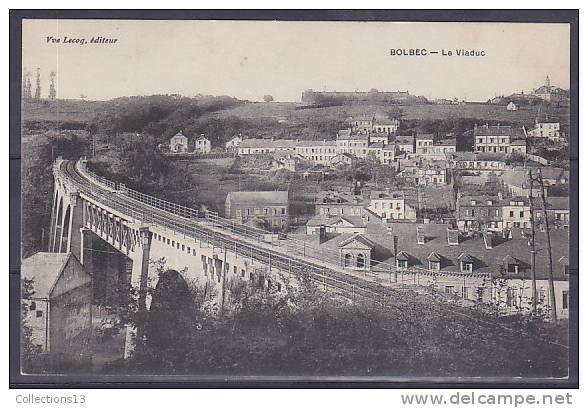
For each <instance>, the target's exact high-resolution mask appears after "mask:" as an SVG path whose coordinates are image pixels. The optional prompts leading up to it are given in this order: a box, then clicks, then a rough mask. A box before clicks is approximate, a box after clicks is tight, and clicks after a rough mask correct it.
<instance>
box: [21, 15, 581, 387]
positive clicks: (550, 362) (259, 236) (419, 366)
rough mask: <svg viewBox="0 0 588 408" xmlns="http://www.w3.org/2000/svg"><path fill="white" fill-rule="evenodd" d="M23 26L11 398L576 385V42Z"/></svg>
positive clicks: (308, 29) (211, 25)
mask: <svg viewBox="0 0 588 408" xmlns="http://www.w3.org/2000/svg"><path fill="white" fill-rule="evenodd" d="M513 13H514V12H513ZM21 23H22V38H21V41H22V46H21V50H22V54H21V57H22V58H21V61H20V62H21V74H22V75H21V78H20V79H21V83H22V85H21V94H20V99H21V100H20V107H21V118H20V123H21V135H20V137H21V178H22V184H21V207H22V224H21V254H20V256H21V262H20V265H21V266H20V268H21V271H20V273H21V275H20V281H21V293H20V308H21V310H20V323H19V325H20V356H19V358H17V360H20V364H21V365H20V372H21V373H22V375H23V376H24V377H26V376H46V377H47V378H49V380H48V381H51V380H50V378H54V377H55V374H59V375H60V376H73V377H75V378H76V379H77V381H82V382H84V381H85V379H89V378H93V379H94V381H100V379H101V378H110V377H109V376H112V375H115V376H119V378H120V377H124V376H128V378H135V376H143V378H147V377H145V376H149V378H150V379H149V381H151V382H153V381H158V379H168V380H169V378H170V376H171V377H172V378H173V376H182V378H194V379H195V381H198V380H199V379H200V380H201V379H212V380H214V379H217V380H218V379H228V380H233V381H247V380H248V379H265V380H269V381H271V380H284V379H307V380H309V381H327V380H328V381H335V380H336V379H341V380H345V379H355V380H358V379H359V380H361V381H363V380H366V381H368V380H374V381H375V380H377V381H389V382H394V381H400V380H402V381H405V382H406V381H409V382H410V381H420V382H425V383H427V382H428V381H433V380H435V381H453V382H455V381H465V382H469V381H473V382H476V381H478V382H487V381H497V380H501V381H502V382H507V383H508V382H511V381H512V382H513V383H520V382H525V381H553V383H554V384H558V383H565V382H566V381H567V380H569V378H570V364H571V363H570V356H572V355H574V354H573V350H572V349H571V347H570V330H572V328H573V325H574V324H575V323H576V322H575V320H573V319H571V318H570V316H571V314H572V313H575V312H573V310H574V307H575V305H577V298H575V297H574V293H577V292H574V290H573V284H572V283H573V281H574V279H575V278H576V277H577V263H575V261H574V260H575V259H576V256H577V254H575V253H571V252H570V249H569V248H570V242H571V233H572V232H571V231H572V230H573V227H574V223H575V220H576V219H575V214H574V213H573V211H574V208H573V207H572V208H570V205H571V204H572V203H571V200H570V190H571V186H572V189H573V182H571V180H572V179H573V177H574V176H573V174H572V171H573V163H571V162H570V152H571V151H572V150H571V149H572V148H573V145H574V143H575V142H574V140H576V139H575V138H577V135H576V134H575V130H574V129H577V128H574V127H573V125H572V124H573V123H574V121H576V120H577V118H574V117H572V115H571V112H573V109H572V107H573V106H574V104H575V103H577V101H575V100H574V90H573V86H574V84H573V78H572V74H571V73H572V72H573V69H572V66H571V59H572V55H571V50H572V45H571V41H572V35H571V28H570V24H569V23H565V22H549V23H540V22H535V23H522V22H490V21H488V22H476V23H473V22H435V21H421V22H416V21H415V22H406V21H404V22H395V21H327V19H325V21H286V20H281V21H280V19H277V21H263V20H255V19H253V18H252V19H249V20H247V21H239V20H231V19H228V20H227V19H221V18H219V19H206V20H202V19H199V20H177V19H172V20H170V19H165V18H162V19H153V18H150V19H145V20H142V19H141V18H140V17H138V18H136V19H114V18H113V19H109V18H105V19H88V18H69V17H68V18H60V19H51V18H44V19H35V18H23V19H22V20H21ZM11 40H12V39H11ZM13 103H19V102H17V101H13ZM16 295H18V294H16Z"/></svg>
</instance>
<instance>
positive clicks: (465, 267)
mask: <svg viewBox="0 0 588 408" xmlns="http://www.w3.org/2000/svg"><path fill="white" fill-rule="evenodd" d="M473 270H474V265H473V264H472V263H471V262H462V263H461V271H462V272H472V271H473Z"/></svg>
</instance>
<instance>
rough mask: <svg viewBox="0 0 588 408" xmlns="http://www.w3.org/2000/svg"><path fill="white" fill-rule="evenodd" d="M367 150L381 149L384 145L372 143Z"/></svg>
mask: <svg viewBox="0 0 588 408" xmlns="http://www.w3.org/2000/svg"><path fill="white" fill-rule="evenodd" d="M369 148H370V149H383V148H384V143H382V142H377V143H372V144H371V145H369Z"/></svg>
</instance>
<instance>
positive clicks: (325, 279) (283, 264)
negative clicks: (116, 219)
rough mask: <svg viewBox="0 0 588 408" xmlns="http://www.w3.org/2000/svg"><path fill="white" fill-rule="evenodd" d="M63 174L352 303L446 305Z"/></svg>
mask: <svg viewBox="0 0 588 408" xmlns="http://www.w3.org/2000/svg"><path fill="white" fill-rule="evenodd" d="M60 171H61V172H62V173H63V174H64V175H65V176H66V177H67V178H68V179H69V181H70V182H71V183H72V184H73V185H74V186H75V187H76V188H77V189H78V190H79V191H80V192H82V193H84V194H85V195H87V196H88V197H90V198H93V199H94V200H96V201H98V202H102V203H105V205H106V206H108V207H110V208H113V209H115V210H117V211H119V212H121V213H122V214H125V215H127V216H128V217H129V218H131V219H133V220H141V221H142V222H145V223H156V224H159V225H163V226H165V227H166V228H169V229H173V230H174V231H176V232H179V233H181V234H183V235H185V236H187V237H190V238H193V239H195V240H198V241H200V242H207V243H208V244H210V245H214V246H215V247H219V248H224V249H225V250H226V249H228V250H231V251H234V252H235V253H236V254H238V255H240V256H244V257H249V258H252V259H254V260H255V261H257V262H260V263H262V264H265V265H267V266H268V269H269V268H270V266H271V268H274V269H277V270H279V271H281V272H283V273H289V274H291V275H298V276H300V275H303V274H304V275H306V276H308V277H309V278H310V279H312V281H314V282H315V283H316V284H317V285H319V286H322V287H323V289H324V290H326V291H328V292H330V293H332V294H335V295H337V296H340V297H343V298H345V299H348V300H350V301H353V302H355V301H358V300H362V301H370V302H373V303H374V304H379V305H383V306H386V307H390V308H392V309H402V308H401V307H400V305H399V303H398V302H399V301H400V299H398V298H403V300H407V301H408V296H410V301H411V302H417V303H420V304H421V305H423V306H424V305H425V304H430V303H431V302H435V301H438V302H440V303H446V302H444V301H443V299H442V298H439V299H436V300H435V299H434V298H433V296H431V295H430V294H427V295H425V294H423V293H420V292H419V291H416V290H411V289H410V288H407V289H408V292H407V290H400V288H391V287H386V286H383V285H380V284H378V283H376V282H370V281H367V280H364V279H361V278H358V277H356V276H352V275H347V274H345V273H343V272H339V271H336V270H333V269H330V268H325V267H323V266H320V265H317V264H314V263H313V262H310V261H305V260H301V259H299V258H297V257H295V256H292V255H284V254H283V253H280V252H278V251H276V250H275V249H271V248H266V247H264V248H259V247H258V246H259V245H260V242H251V237H247V238H239V237H238V236H235V235H234V234H230V233H229V231H224V232H223V231H222V230H220V231H219V229H218V228H214V227H211V226H210V225H207V224H206V222H203V221H201V220H198V219H194V218H191V217H182V216H179V215H177V214H174V213H170V212H167V211H164V210H161V209H158V208H155V207H152V206H149V205H147V204H145V203H142V202H140V201H137V200H135V199H133V198H130V197H127V196H125V194H124V193H123V192H113V191H109V190H107V189H105V188H103V187H99V186H98V185H96V184H94V183H92V182H91V181H90V180H88V179H87V178H86V177H84V176H82V175H80V174H79V172H78V171H77V169H76V167H75V163H74V162H71V161H64V162H62V163H61V168H60ZM111 190H112V189H111ZM225 228H226V227H225ZM229 229H230V228H229ZM233 232H238V228H235V231H233ZM461 309H462V308H460V307H458V306H454V305H449V304H445V310H446V311H448V312H450V313H451V314H453V315H454V316H456V317H459V318H461V319H465V320H469V321H472V322H474V323H476V324H481V325H489V326H491V327H493V328H496V329H501V330H505V331H506V332H509V333H511V334H512V335H514V336H517V337H527V336H528V333H525V332H522V331H520V330H518V329H513V328H512V327H510V326H508V325H505V324H502V323H500V322H496V321H494V320H492V319H490V320H489V319H488V318H487V316H484V315H478V314H467V313H465V312H464V311H463V310H461ZM402 310H404V309H402ZM540 339H541V340H542V341H544V342H546V343H549V344H551V345H553V346H556V347H559V348H563V349H568V346H567V345H564V344H560V343H557V342H553V341H550V340H548V339H543V338H540Z"/></svg>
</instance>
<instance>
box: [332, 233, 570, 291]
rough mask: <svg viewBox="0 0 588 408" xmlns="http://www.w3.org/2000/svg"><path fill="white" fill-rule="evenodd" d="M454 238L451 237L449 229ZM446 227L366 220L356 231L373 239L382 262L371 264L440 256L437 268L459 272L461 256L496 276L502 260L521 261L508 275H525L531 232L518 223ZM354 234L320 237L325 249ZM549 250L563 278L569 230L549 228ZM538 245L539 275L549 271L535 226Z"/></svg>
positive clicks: (424, 263)
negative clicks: (469, 230)
mask: <svg viewBox="0 0 588 408" xmlns="http://www.w3.org/2000/svg"><path fill="white" fill-rule="evenodd" d="M452 232H453V233H455V238H450V235H451V233H452ZM458 234H459V233H458V232H457V231H456V230H451V229H448V228H447V225H446V224H423V225H417V226H415V224H408V223H394V224H392V225H388V226H386V225H384V224H381V223H368V224H367V232H366V233H365V234H363V235H360V236H361V237H362V239H363V240H364V241H365V242H366V243H371V244H370V246H371V248H372V249H373V255H372V257H373V259H376V260H378V261H381V262H383V263H385V264H386V265H380V266H378V265H376V266H374V267H373V268H372V269H373V270H375V271H377V270H383V271H386V270H388V268H389V267H388V266H387V265H395V262H396V259H398V260H402V261H407V264H408V265H407V266H408V267H409V268H411V267H415V268H424V269H428V261H434V262H440V263H441V265H440V271H441V272H452V273H463V272H462V269H461V266H460V262H468V263H471V264H472V273H473V274H480V273H488V274H491V275H492V276H494V277H501V276H503V274H504V271H505V268H504V267H505V264H506V263H514V264H517V265H518V266H519V270H520V272H519V273H518V274H516V275H510V276H506V277H507V278H519V279H520V278H522V277H525V278H529V276H530V265H531V251H530V245H529V234H528V232H527V231H525V230H523V229H519V228H513V229H510V230H508V231H507V232H506V233H505V234H504V235H499V234H490V235H487V236H486V237H485V238H484V237H483V236H466V235H463V234H460V237H459V239H457V236H458ZM357 235H358V234H355V235H354V234H340V235H337V236H335V237H333V238H331V239H329V240H327V241H325V242H324V243H322V244H321V247H322V248H324V249H325V250H338V249H340V248H341V247H342V246H344V244H345V242H348V241H349V240H350V238H352V237H354V236H357ZM394 236H397V237H398V241H397V242H398V244H397V258H396V259H394V253H393V251H394ZM551 240H552V253H553V260H554V277H555V279H557V280H567V279H568V275H567V274H566V272H565V269H564V265H568V263H569V261H568V257H567V256H568V255H567V254H568V246H569V237H568V232H567V231H564V230H553V231H551ZM535 245H536V249H537V252H536V274H537V278H538V279H547V277H548V273H549V270H548V264H549V262H548V259H547V256H548V255H547V250H546V248H547V241H546V238H545V234H544V233H541V232H537V234H536V237H535Z"/></svg>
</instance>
